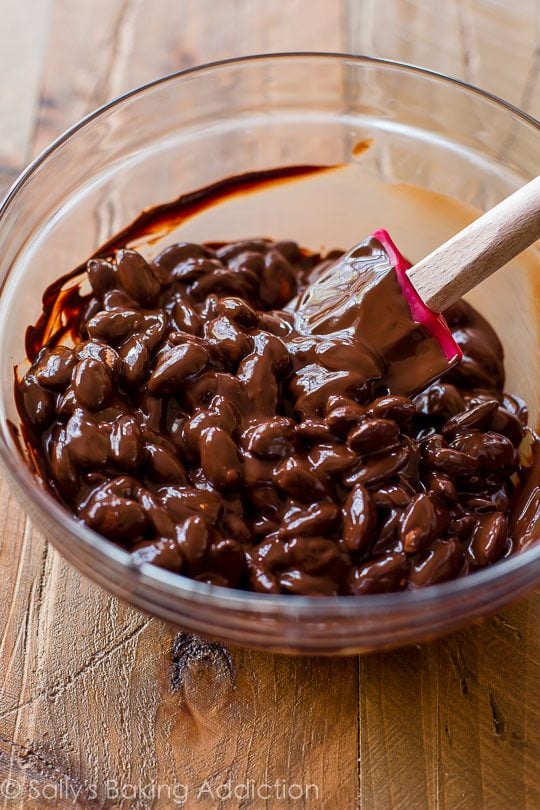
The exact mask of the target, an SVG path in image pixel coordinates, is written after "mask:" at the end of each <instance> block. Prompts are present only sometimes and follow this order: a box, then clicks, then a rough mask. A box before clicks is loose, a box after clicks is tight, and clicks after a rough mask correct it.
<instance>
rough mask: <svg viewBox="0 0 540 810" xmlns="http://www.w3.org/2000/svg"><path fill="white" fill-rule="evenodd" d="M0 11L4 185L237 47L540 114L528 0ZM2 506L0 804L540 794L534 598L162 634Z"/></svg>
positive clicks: (339, 801) (278, 802)
mask: <svg viewBox="0 0 540 810" xmlns="http://www.w3.org/2000/svg"><path fill="white" fill-rule="evenodd" d="M376 10H377V13H375V11H376ZM0 20H1V23H0V68H1V76H2V90H1V98H2V111H3V112H2V117H1V118H0V184H1V186H2V187H4V188H5V187H6V186H7V185H8V183H9V182H10V181H11V180H12V179H13V178H14V177H15V176H16V174H17V173H18V171H19V170H20V169H21V168H22V167H23V166H24V164H25V163H26V162H27V161H28V160H29V159H30V158H31V157H32V156H33V155H34V154H35V153H36V152H38V151H39V150H41V149H42V148H43V147H44V146H45V145H46V144H47V143H48V142H49V141H50V140H51V139H52V138H54V137H56V135H58V134H59V133H60V132H61V131H62V130H64V129H65V128H66V127H67V126H69V125H70V124H72V123H73V122H74V121H76V120H77V119H78V118H80V117H81V116H82V115H84V114H85V113H87V112H88V111H90V110H91V109H93V108H94V107H96V106H98V105H99V104H102V103H103V102H105V101H107V100H108V99H110V98H112V97H113V96H115V95H117V94H119V93H121V92H123V91H124V90H127V89H128V88H131V87H133V86H135V85H138V84H141V83H143V82H145V81H148V80H150V79H152V78H155V77H157V76H159V75H162V74H165V73H169V72H171V71H174V70H178V69H180V68H184V67H188V66H190V65H193V64H195V63H198V62H205V61H208V60H213V59H220V58H224V57H228V56H234V55H239V54H243V53H250V52H252V53H255V52H262V51H273V50H295V49H296V50H301V49H304V50H309V49H312V50H333V51H338V50H342V51H350V52H364V53H371V54H376V55H382V56H388V57H396V58H400V59H403V60H405V61H411V62H417V63H419V64H424V65H426V66H428V67H433V68H436V69H438V70H441V71H444V72H447V73H450V74H454V75H458V76H461V77H463V78H465V79H467V80H469V81H471V82H473V83H475V84H479V85H481V86H483V87H485V88H487V89H489V90H491V91H493V92H495V93H499V94H500V95H502V96H503V97H505V98H507V99H509V100H510V101H513V102H514V103H516V104H518V105H519V106H521V107H523V108H524V109H527V110H528V111H529V112H531V113H532V114H535V115H536V116H537V117H538V116H540V50H539V40H538V34H539V26H540V3H538V2H535V0H513V2H508V1H507V0H448V2H444V3H435V2H432V3H430V2H428V1H427V0H424V2H422V0H350V2H347V0H341V2H338V0H335V1H334V0H288V1H287V2H279V0H221V2H220V0H19V2H18V3H10V2H9V0H0ZM0 522H1V525H2V527H3V529H2V533H1V535H0V543H1V545H0V570H1V573H2V600H1V604H0V623H1V632H0V639H1V641H0V667H1V673H2V688H1V691H0V782H2V780H4V779H8V780H10V781H9V782H7V783H4V787H3V790H4V798H3V799H2V800H1V802H0V803H1V804H2V807H27V808H32V807H36V808H37V807H39V808H42V807H59V808H63V807H73V806H76V807H86V806H96V805H97V806H101V807H107V808H112V807H130V808H131V807H133V808H150V807H173V806H177V805H179V804H180V802H181V800H182V799H183V798H184V797H185V795H186V794H187V803H186V806H188V807H218V806H219V807H227V808H229V807H243V808H246V807H252V808H260V807H267V806H268V807H278V808H281V807H309V808H315V807H325V808H330V810H334V808H345V810H348V808H353V807H356V806H358V807H361V808H364V809H365V810H372V808H373V809H377V810H379V809H380V810H386V809H387V808H435V807H437V808H439V807H441V808H442V807H444V808H448V810H456V809H457V808H460V810H465V809H467V810H468V809H469V808H470V810H477V809H478V808H481V807H485V808H489V810H493V809H495V810H505V808H512V810H521V808H533V807H539V806H540V796H539V793H538V787H537V784H538V770H537V769H536V773H535V766H537V764H538V753H539V751H538V744H539V736H538V728H539V724H538V720H539V718H538V711H537V709H538V706H537V704H536V705H535V690H537V689H538V685H539V678H538V672H539V665H538V658H539V654H540V650H539V646H538V638H537V635H536V634H535V630H536V629H537V627H538V617H539V612H540V599H539V598H538V597H534V596H533V597H531V598H530V599H528V600H527V601H526V602H524V603H522V604H521V605H518V606H516V607H514V608H511V609H509V610H507V611H505V612H504V614H503V615H501V616H498V617H497V618H495V619H493V620H491V621H489V622H487V623H486V624H484V625H483V626H481V627H478V628H475V629H472V630H470V631H466V632H462V633H459V634H456V635H454V636H450V637H448V638H446V639H444V640H442V641H439V642H435V643H431V644H426V645H422V646H421V647H415V648H409V649H405V650H400V651H397V652H394V653H389V654H385V655H370V656H365V657H363V658H347V659H335V660H331V659H303V660H302V659H287V658H284V657H280V656H270V655H265V654H259V653H253V652H248V651H239V650H230V651H225V650H223V649H222V648H220V647H218V646H212V645H207V644H204V643H202V642H200V641H197V640H192V641H190V642H189V643H187V644H184V645H179V644H178V639H177V630H176V629H175V628H173V627H169V626H166V625H165V624H163V623H162V622H160V621H158V620H156V619H149V618H147V617H145V616H143V615H141V614H140V613H138V612H136V611H134V610H132V609H130V608H128V607H126V606H125V605H123V604H121V603H120V602H118V601H117V600H116V599H114V598H112V597H110V596H108V595H107V594H106V593H104V592H102V591H100V590H98V589H97V588H96V587H95V586H94V585H92V584H91V583H90V582H88V581H86V580H85V579H83V578H81V577H80V576H79V574H77V572H76V571H74V570H73V569H71V568H70V567H69V566H68V565H67V564H66V563H64V561H63V560H62V559H60V557H59V556H58V555H57V554H56V553H55V552H54V551H53V550H52V548H50V547H49V546H47V545H45V543H44V541H43V539H42V538H41V536H40V534H39V531H38V530H37V529H34V528H33V527H32V526H31V525H30V524H29V523H28V521H27V520H26V518H25V516H24V515H23V513H22V512H21V510H20V509H19V508H18V506H17V504H16V503H15V502H14V500H13V498H12V495H11V493H10V491H9V488H8V487H7V485H6V484H3V485H2V486H1V487H0ZM175 639H176V643H175ZM535 776H536V783H535ZM227 784H230V785H231V786H232V791H233V796H232V798H228V797H227V795H228V794H227ZM266 784H268V785H270V787H265V785H266ZM222 785H225V787H221V788H220V787H219V786H222ZM120 788H123V790H122V791H121V790H120ZM10 791H11V793H10ZM235 791H236V795H235ZM299 791H300V794H299ZM5 794H10V795H7V796H6V795H5ZM266 795H268V797H269V798H268V800H266V799H265V796H266ZM175 797H176V799H177V800H178V801H177V805H175V803H174V802H175Z"/></svg>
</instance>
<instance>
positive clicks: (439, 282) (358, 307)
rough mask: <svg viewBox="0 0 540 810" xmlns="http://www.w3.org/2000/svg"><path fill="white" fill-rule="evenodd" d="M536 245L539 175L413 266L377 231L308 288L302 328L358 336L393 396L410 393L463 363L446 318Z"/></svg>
mask: <svg viewBox="0 0 540 810" xmlns="http://www.w3.org/2000/svg"><path fill="white" fill-rule="evenodd" d="M537 239H540V176H538V177H536V178H535V179H534V180H531V182H530V183H527V185H525V186H523V187H522V188H521V189H519V190H518V191H516V192H515V193H514V194H512V195H511V196H510V197H507V198H506V199H505V200H503V201H502V202H501V203H499V204H498V205H496V206H495V207H494V208H492V209H491V210H490V211H488V212H487V213H485V214H483V215H482V216H481V217H479V218H478V219H476V220H475V221H474V222H472V223H471V224H470V225H468V226H467V227H466V228H464V230H462V231H460V232H459V233H457V234H456V235H455V236H453V237H452V238H451V239H449V240H448V241H447V242H445V243H444V244H443V245H441V246H440V247H438V248H436V250H434V251H433V252H432V253H430V254H429V255H428V256H426V257H425V258H424V259H422V260H421V261H419V262H418V263H417V264H416V265H414V267H411V265H410V263H409V262H408V261H407V260H406V259H405V258H404V257H403V256H402V254H401V253H400V252H399V250H398V249H397V247H396V246H395V245H394V243H393V241H392V239H391V238H390V236H389V234H388V233H387V231H385V230H378V231H375V232H374V233H373V234H372V235H371V237H369V238H368V239H366V240H365V241H364V242H362V243H360V244H359V245H356V247H354V248H352V250H350V251H349V252H348V253H346V254H345V255H344V256H342V257H341V258H339V259H338V260H337V261H335V262H334V263H333V264H331V265H330V266H329V267H327V268H326V269H325V270H324V271H323V272H322V273H321V274H320V275H319V276H318V277H317V278H315V279H314V280H313V281H312V283H311V284H310V285H309V286H308V288H307V289H306V290H305V292H304V294H303V295H302V296H301V298H300V299H299V301H298V302H297V305H296V307H295V311H296V313H297V318H298V324H299V328H300V329H301V331H302V332H305V333H306V334H317V335H328V336H330V335H334V336H335V335H337V334H343V335H350V336H354V337H355V338H356V339H357V340H359V341H360V343H361V345H362V346H363V348H364V349H365V350H366V351H367V352H369V354H370V355H371V356H372V357H373V358H374V360H375V361H376V362H377V363H378V366H379V368H380V369H381V377H382V381H383V382H384V383H385V384H386V385H387V387H388V388H389V390H390V392H391V393H395V394H412V393H414V392H416V391H418V390H420V389H422V388H423V387H425V385H427V384H428V383H429V382H431V381H432V380H433V379H435V378H436V377H438V376H440V375H441V374H442V373H443V372H444V371H446V370H448V369H449V368H451V367H452V366H453V365H454V364H456V363H457V362H459V360H460V358H461V350H460V348H459V346H458V345H457V343H456V342H455V340H454V338H453V337H452V333H451V332H450V329H449V328H448V326H447V324H446V322H445V320H444V317H443V316H442V315H441V314H440V313H441V312H443V311H444V310H445V309H446V308H447V307H449V306H450V305H451V304H453V303H455V302H456V301H457V300H458V299H459V298H461V297H462V296H463V295H464V294H465V293H467V292H469V291H470V290H472V289H473V288H474V287H476V286H477V285H478V284H480V283H481V282H482V281H484V279H486V278H487V277H488V276H490V275H491V274H492V273H494V272H495V271H496V270H498V269H499V268H501V267H502V266H503V265H504V264H506V263H507V262H508V261H510V259H512V258H514V257H515V256H516V255H517V254H518V253H521V251H523V250H525V248H527V247H529V246H530V245H532V244H533V243H534V242H535V241H536V240H537Z"/></svg>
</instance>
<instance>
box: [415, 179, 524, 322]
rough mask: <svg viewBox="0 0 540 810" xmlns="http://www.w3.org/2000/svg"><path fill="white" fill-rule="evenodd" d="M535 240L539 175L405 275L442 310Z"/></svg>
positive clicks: (425, 301) (427, 299) (432, 303)
mask: <svg viewBox="0 0 540 810" xmlns="http://www.w3.org/2000/svg"><path fill="white" fill-rule="evenodd" d="M537 239H540V175H539V176H538V177H536V178H535V179H534V180H531V182H530V183H527V185H525V186H523V187H522V188H520V189H519V191H516V192H515V193H514V194H512V195H511V196H510V197H507V198H506V199H505V200H503V201H502V202H501V203H499V204H498V205H496V206H495V208H492V209H491V210H490V211H488V212H487V213H485V214H483V215H482V216H481V217H479V218H478V219H476V220H475V221H474V222H472V223H471V224H470V225H469V226H468V227H467V228H465V229H464V230H463V231H460V233H458V234H456V236H453V237H452V238H451V239H449V240H448V242H445V243H444V245H441V246H440V247H438V248H437V249H436V250H434V251H433V253H430V254H429V256H426V258H425V259H422V261H420V262H418V264H416V265H415V266H414V267H412V268H411V270H409V272H408V273H407V275H408V277H409V279H410V280H411V281H412V283H413V284H414V286H415V288H416V290H417V292H418V294H419V295H420V297H421V298H422V300H423V301H424V303H425V304H427V306H428V307H430V308H431V309H432V310H434V311H435V312H442V310H444V309H446V307H448V306H450V304H453V303H454V302H455V301H457V300H458V298H461V296H462V295H465V293H467V292H469V290H472V289H473V287H476V285H477V284H480V282H481V281H483V280H484V279H485V278H487V277H488V276H490V275H491V274H492V273H494V272H495V271H496V270H498V269H499V268H500V267H502V266H503V265H504V264H506V262H508V261H510V259H513V258H514V256H517V254H518V253H521V251H522V250H525V248H527V247H529V245H532V244H533V242H535V241H536V240H537Z"/></svg>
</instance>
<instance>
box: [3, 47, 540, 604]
mask: <svg viewBox="0 0 540 810" xmlns="http://www.w3.org/2000/svg"><path fill="white" fill-rule="evenodd" d="M291 59H293V60H294V59H304V60H305V59H315V60H317V59H318V60H322V61H336V62H353V63H357V64H366V65H369V64H372V65H376V66H380V67H382V68H385V67H386V68H394V69H395V68H397V69H398V70H403V71H404V72H405V73H406V74H411V73H412V74H418V75H421V76H424V77H426V78H430V79H435V80H436V81H438V82H442V83H444V84H448V85H450V86H454V87H457V88H459V89H461V90H465V91H466V92H468V93H472V94H473V95H478V96H480V97H481V98H483V99H484V100H485V101H488V102H490V103H492V104H494V105H495V106H497V107H502V108H503V109H506V110H507V111H508V112H509V113H511V114H512V116H514V117H517V118H518V119H520V120H521V121H522V122H523V123H525V124H527V125H529V126H532V127H533V128H534V129H536V130H537V131H539V132H540V121H538V120H537V119H535V118H534V117H533V116H531V115H529V114H528V113H526V112H524V111H522V110H520V109H519V108H518V107H516V106H514V105H513V104H511V103H510V102H507V101H505V100H504V99H501V98H500V97H498V96H497V95H495V94H494V93H490V92H488V91H485V90H482V89H480V88H478V87H476V86H474V85H472V84H469V83H468V82H465V81H463V80H461V79H457V78H454V77H450V76H447V75H445V74H444V73H441V72H439V71H435V70H431V69H428V68H424V67H420V66H418V65H414V64H410V63H407V62H400V61H397V60H392V59H384V58H379V57H373V56H366V55H362V54H349V53H340V52H325V51H286V52H279V53H260V54H253V55H248V56H239V57H234V58H230V59H223V60H217V61H212V62H208V63H205V64H201V65H196V66H194V67H190V68H186V69H183V70H179V71H175V72H174V73H171V74H168V75H166V76H163V77H160V78H158V79H154V80H152V81H150V82H147V83H145V84H142V85H140V86H139V87H136V88H133V89H132V90H129V91H127V92H126V93H123V94H122V95H120V96H118V97H116V98H114V99H112V100H111V101H109V102H107V103H106V104H103V105H102V106H100V107H98V108H97V109H95V110H93V111H92V112H90V113H89V114H88V115H86V116H85V117H84V118H82V119H80V120H79V121H78V122H76V123H75V124H74V125H73V126H71V127H70V128H69V129H67V130H66V131H65V132H63V133H62V134H61V135H60V136H59V137H57V138H56V139H55V140H54V141H53V142H52V143H51V144H50V145H49V146H47V147H46V148H45V149H44V150H43V151H42V152H41V153H40V154H39V155H38V156H37V157H36V158H35V159H34V160H33V161H32V162H31V163H30V164H29V165H28V166H27V168H26V169H25V170H24V171H23V172H22V173H21V174H20V175H19V177H18V178H17V179H16V180H15V182H14V183H13V184H12V185H11V187H10V188H9V190H8V191H7V193H6V195H5V197H4V199H3V200H2V201H1V203H0V227H2V221H3V219H4V217H5V216H6V214H7V213H8V211H9V209H10V208H11V204H12V202H13V201H14V200H15V199H16V197H17V194H18V193H19V191H20V190H21V188H22V187H23V186H24V185H25V184H26V183H27V182H28V181H29V179H30V178H31V177H32V175H33V174H34V173H35V172H36V171H37V170H38V169H39V167H40V166H41V165H42V164H43V163H45V162H46V160H47V159H48V158H49V157H50V156H51V155H52V154H53V153H55V152H56V151H57V150H58V149H60V148H61V147H62V145H63V144H64V143H66V142H67V141H68V140H70V139H71V138H72V137H73V136H74V135H76V134H77V133H78V132H79V131H80V130H82V129H84V128H85V127H86V126H87V125H89V124H90V123H91V122H93V121H94V120H96V119H98V118H100V117H101V116H102V115H103V114H104V113H106V112H108V111H110V110H111V109H113V108H115V107H117V106H120V105H122V104H123V103H124V102H126V101H128V100H130V99H133V98H135V97H138V96H142V95H144V94H145V93H146V92H147V91H148V90H151V89H153V88H155V87H157V86H160V85H164V84H167V83H168V82H174V81H175V80H177V79H182V78H184V77H186V76H190V75H192V74H202V73H205V72H212V71H219V70H220V68H223V67H228V66H230V65H235V64H241V63H257V62H263V61H268V62H277V61H285V60H291ZM8 277H9V271H8V274H7V275H6V278H5V279H3V280H2V283H1V285H0V295H1V294H2V291H3V289H4V287H5V281H6V280H7V278H8ZM5 423H6V420H5V419H2V424H1V426H0V428H1V432H0V461H2V464H3V466H4V467H5V468H6V469H7V471H8V473H9V474H10V475H11V477H12V479H13V480H14V482H15V484H16V485H17V488H18V489H19V490H20V491H22V492H24V493H25V494H27V496H28V499H29V500H30V501H31V502H32V503H34V504H35V505H36V507H37V509H39V510H43V511H44V512H45V513H46V515H47V517H48V518H49V519H51V520H52V522H53V523H54V524H55V527H56V528H58V529H60V530H61V531H64V530H67V531H69V532H70V533H71V534H72V535H73V537H74V539H76V540H78V541H79V542H82V543H83V544H84V546H86V548H87V551H88V552H89V553H90V554H91V555H94V556H96V557H100V558H101V561H102V564H105V565H107V564H110V565H111V566H112V567H113V568H115V569H117V570H120V569H125V571H126V575H127V576H129V575H134V574H135V575H136V578H137V583H139V584H140V585H144V586H146V587H149V588H153V589H156V590H157V591H161V592H163V591H166V592H168V593H170V594H173V595H176V596H177V597H183V598H186V597H187V598H189V599H192V600H194V601H197V602H199V603H205V604H209V603H212V604H213V605H214V606H215V607H216V608H219V607H222V608H224V609H227V610H228V611H231V610H232V611H234V610H239V611H243V610H245V609H246V608H247V609H249V610H251V611H255V612H260V613H270V612H272V613H273V612H279V613H280V614H285V615H289V616H290V617H293V616H294V617H296V618H300V617H302V618H310V619H317V618H318V617H319V618H325V619H329V618H334V617H337V616H343V615H350V616H353V615H354V616H358V617H359V618H360V617H361V616H363V615H366V614H371V615H373V614H377V613H383V612H384V613H386V612H388V611H389V610H392V611H396V610H397V611H399V610H406V609H409V610H414V608H415V607H417V608H422V609H427V608H429V607H434V606H435V605H438V604H440V602H441V601H444V600H446V599H452V598H456V599H463V598H464V597H465V596H466V595H467V594H471V593H472V592H478V591H481V590H483V589H485V587H486V586H487V585H494V584H495V583H496V582H498V581H501V580H504V579H506V578H507V577H508V576H509V575H510V574H512V573H513V572H515V571H519V570H521V569H524V568H526V567H528V566H529V565H530V564H531V563H532V562H533V561H538V562H540V544H539V545H538V546H533V547H531V548H529V549H526V550H525V551H523V552H521V553H519V554H516V555H514V556H511V557H509V558H506V559H504V560H501V561H500V562H498V563H496V564H494V565H493V566H491V567H488V568H484V569H481V570H480V571H477V572H475V573H474V574H473V575H471V576H467V577H463V578H461V579H456V580H451V581H449V582H444V583H440V584H437V585H432V586H429V587H427V588H421V589H418V590H414V591H401V592H391V593H383V594H366V595H363V596H362V597H361V598H360V597H356V598H355V597H351V596H317V597H313V596H298V595H292V594H291V595H269V594H260V593H255V592H252V591H241V590H236V589H233V588H225V587H222V586H218V585H208V584H205V583H202V582H197V581H196V580H193V579H190V578H189V577H185V576H183V575H182V574H177V573H173V572H170V571H167V570H165V569H162V568H158V567H157V566H153V565H150V564H149V563H144V564H142V565H136V564H135V563H134V562H133V560H132V557H131V555H130V554H129V552H127V551H124V550H123V549H121V548H119V547H118V546H116V545H115V544H114V543H113V542H112V541H110V540H107V539H105V538H104V537H102V536H101V535H99V534H97V533H96V532H94V531H93V530H92V529H90V528H89V527H87V526H86V525H85V524H83V523H80V522H79V521H77V520H76V519H75V518H74V517H73V516H72V515H71V514H70V513H69V512H68V510H67V509H66V508H65V507H63V506H62V504H61V503H60V502H59V501H57V500H56V499H55V498H53V496H52V495H50V494H49V493H48V492H47V491H46V490H45V489H44V488H41V487H39V486H38V485H36V480H35V478H34V476H33V475H32V473H31V472H30V470H29V469H28V468H27V466H26V465H25V464H21V463H20V461H19V463H17V459H16V458H15V455H14V453H13V451H12V449H11V448H12V442H11V441H10V440H9V438H8V437H9V431H8V430H6V424H5ZM69 556H71V555H69ZM85 570H88V567H87V566H85ZM535 570H536V567H535ZM538 576H539V577H540V567H539V568H538ZM126 584H127V585H128V587H129V584H128V583H127V582H126ZM135 587H137V585H136V586H135Z"/></svg>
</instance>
